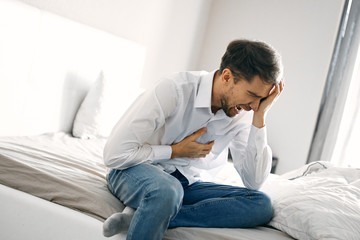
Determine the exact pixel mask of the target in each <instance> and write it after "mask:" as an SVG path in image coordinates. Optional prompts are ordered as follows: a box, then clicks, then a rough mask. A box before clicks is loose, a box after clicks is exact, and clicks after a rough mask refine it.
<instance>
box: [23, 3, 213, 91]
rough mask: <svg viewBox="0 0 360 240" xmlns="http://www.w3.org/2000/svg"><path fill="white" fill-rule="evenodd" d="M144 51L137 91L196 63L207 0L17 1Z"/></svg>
mask: <svg viewBox="0 0 360 240" xmlns="http://www.w3.org/2000/svg"><path fill="white" fill-rule="evenodd" d="M22 1H23V2H26V3H28V4H30V5H32V6H35V7H38V8H41V9H44V10H47V11H50V12H53V13H56V14H59V15H61V16H64V17H67V18H70V19H72V20H75V21H78V22H81V23H84V24H87V25H90V26H92V27H95V28H99V29H102V30H105V31H107V32H110V33H112V34H115V35H117V36H120V37H124V38H126V39H129V40H132V41H135V42H137V43H139V44H141V45H143V46H145V47H146V50H147V55H146V59H145V66H144V71H143V79H142V87H145V88H146V87H149V86H151V85H152V83H153V82H154V81H157V80H158V78H159V77H161V76H162V75H164V74H166V73H171V72H175V71H183V70H188V69H192V68H193V67H194V66H196V63H197V62H198V53H199V49H200V46H201V44H202V37H203V32H204V30H205V26H206V22H207V16H208V11H209V9H210V7H211V3H212V1H211V0H151V1H148V0H104V1H99V0H67V1H58V0H22Z"/></svg>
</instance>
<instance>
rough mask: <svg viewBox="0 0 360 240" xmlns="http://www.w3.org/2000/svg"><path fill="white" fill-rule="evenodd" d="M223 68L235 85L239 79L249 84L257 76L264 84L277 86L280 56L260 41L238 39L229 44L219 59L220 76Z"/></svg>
mask: <svg viewBox="0 0 360 240" xmlns="http://www.w3.org/2000/svg"><path fill="white" fill-rule="evenodd" d="M225 68H228V69H230V70H231V72H232V74H233V75H234V79H235V83H236V82H237V81H239V80H241V79H245V80H246V81H248V82H251V81H252V79H253V78H254V77H255V76H256V75H258V76H259V77H260V78H261V79H262V81H263V82H265V83H268V84H278V83H279V82H280V80H281V79H280V78H281V77H282V63H281V57H280V54H278V52H277V51H276V50H275V49H274V48H273V47H271V46H270V45H268V44H266V43H264V42H260V41H250V40H245V39H240V40H234V41H232V42H230V43H229V45H228V47H227V49H226V52H225V54H224V56H223V57H222V59H221V64H220V74H221V73H222V72H223V70H224V69H225Z"/></svg>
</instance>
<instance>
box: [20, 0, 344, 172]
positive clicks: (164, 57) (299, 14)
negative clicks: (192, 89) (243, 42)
mask: <svg viewBox="0 0 360 240" xmlns="http://www.w3.org/2000/svg"><path fill="white" fill-rule="evenodd" d="M22 1H23V2H27V3H29V4H31V5H33V6H37V7H39V8H42V9H45V10H48V11H51V12H54V13H57V14H59V15H62V16H65V17H68V18H70V19H73V20H76V21H79V22H82V23H85V24H88V25H90V26H93V27H96V28H100V29H102V30H105V31H108V32H110V33H113V34H115V35H118V36H121V37H125V38H127V39H130V40H133V41H135V42H138V43H140V44H142V45H144V46H145V47H146V49H147V56H146V60H145V68H144V75H143V78H142V86H143V87H148V86H151V85H152V83H153V82H154V81H156V80H157V79H158V77H159V76H161V75H163V74H165V73H168V72H173V71H182V70H200V69H204V70H213V69H216V68H218V65H219V61H220V58H221V56H222V54H223V52H224V51H225V48H226V45H227V44H228V42H229V41H231V40H233V39H235V38H255V39H260V40H264V41H267V42H269V43H271V44H272V45H273V46H274V47H275V48H277V49H278V50H279V51H280V53H281V54H282V56H283V62H284V66H285V80H286V89H285V91H284V93H283V96H282V97H281V98H280V99H279V101H278V103H277V104H276V105H275V106H274V107H273V109H272V111H271V112H270V113H269V115H268V121H267V126H268V138H269V144H270V145H271V147H272V149H273V152H274V155H275V156H277V157H279V161H280V162H279V165H278V171H277V172H278V173H283V172H285V171H288V170H291V169H294V168H296V167H299V166H302V165H303V164H305V162H306V158H307V154H308V150H309V145H310V143H311V139H312V133H313V129H314V126H315V121H316V117H317V112H318V108H319V104H320V99H321V94H322V89H323V87H324V83H325V80H326V75H327V70H328V67H329V63H330V59H331V54H332V50H333V46H334V42H335V38H336V34H337V29H338V25H339V21H340V16H341V12H342V6H343V3H344V0H331V1H329V0H317V1H314V0H227V1H223V0H212V1H208V0H182V1H181V0H151V1H148V0H106V1H98V0H73V1H70V0H68V1H57V0H51V1H50V0H22Z"/></svg>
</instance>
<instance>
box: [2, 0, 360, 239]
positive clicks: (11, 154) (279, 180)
mask: <svg viewBox="0 0 360 240" xmlns="http://www.w3.org/2000/svg"><path fill="white" fill-rule="evenodd" d="M0 31H1V33H2V38H1V41H0V80H1V88H0V106H1V109H2V112H3V113H6V114H2V116H1V119H0V213H1V215H0V239H7V240H18V239H47V240H48V239H76V240H79V239H90V240H91V239H106V238H105V237H103V236H102V222H103V221H104V219H106V218H107V217H108V216H110V215H111V214H112V213H114V212H119V211H123V209H124V207H125V206H124V205H123V204H122V203H121V202H120V201H118V199H116V198H115V197H114V196H113V195H112V194H111V193H110V192H109V190H108V189H107V187H106V180H105V175H106V168H105V167H104V164H103V161H102V150H103V147H104V144H105V142H106V137H107V136H108V134H109V132H110V130H111V127H112V126H113V125H114V124H115V122H116V120H117V119H118V118H119V117H120V116H121V115H122V113H123V112H124V111H126V109H127V107H129V105H130V103H131V102H132V101H133V100H134V99H135V98H136V97H137V96H138V95H139V94H141V92H142V90H141V89H140V87H139V86H140V80H141V73H142V69H143V65H144V61H145V56H146V48H145V47H144V46H141V45H139V44H137V43H134V42H132V41H129V40H126V39H123V38H120V37H117V36H113V35H111V34H109V33H105V32H102V31H99V30H96V29H93V28H90V27H88V26H85V25H82V24H80V23H77V22H73V21H70V20H68V19H65V18H62V17H60V16H57V15H54V14H51V13H48V12H46V11H43V10H41V9H37V8H34V7H31V6H28V5H26V4H24V3H22V2H18V1H15V0H0ZM125 70H126V71H125ZM124 86H126V87H124ZM44 89H45V90H44ZM114 103H115V104H114ZM359 179H360V170H359V169H351V168H338V167H335V166H332V165H331V164H329V163H327V162H314V163H311V164H308V165H306V166H303V167H302V168H300V169H296V170H294V171H292V172H289V173H286V174H283V175H276V174H271V175H270V177H269V178H268V180H267V181H266V182H265V184H264V185H263V186H262V189H261V190H263V191H264V192H266V193H267V194H268V195H269V196H270V197H271V199H272V203H273V207H274V218H273V219H272V221H271V222H270V223H269V225H267V226H260V227H257V228H252V229H216V228H206V229H205V228H176V229H170V230H168V231H167V232H166V233H165V236H164V239H168V240H170V239H172V240H190V239H191V240H193V239H199V240H212V239H228V240H240V239H242V240H244V239H245V240H247V239H248V240H255V239H256V240H258V239H267V240H272V239H273V240H282V239H294V238H295V239H359V236H360V230H359V229H360V180H359ZM216 181H217V182H219V183H225V184H232V185H237V186H241V185H242V183H241V180H240V177H239V176H238V175H237V174H236V172H235V169H234V168H233V167H232V163H231V162H230V161H229V163H228V164H227V165H226V166H225V167H224V169H223V170H222V171H221V172H220V174H219V175H218V176H217V178H216ZM125 238H126V233H124V234H119V235H116V236H113V237H112V238H110V239H125Z"/></svg>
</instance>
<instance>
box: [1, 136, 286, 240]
mask: <svg viewBox="0 0 360 240" xmlns="http://www.w3.org/2000/svg"><path fill="white" fill-rule="evenodd" d="M104 143H105V140H101V139H100V140H95V141H89V140H81V139H78V138H73V137H71V136H70V135H68V134H64V133H53V134H44V135H40V136H27V137H5V138H0V154H5V155H8V156H12V157H16V156H18V157H20V158H22V157H23V155H24V154H26V155H27V158H33V160H34V159H35V160H36V158H39V157H47V158H48V157H49V155H50V156H51V158H59V159H64V158H67V159H74V160H79V159H80V158H87V159H92V161H93V162H95V163H96V166H97V167H99V166H101V167H102V168H103V169H102V170H101V171H100V172H102V174H103V175H104V176H105V174H106V169H105V168H104V166H102V165H101V164H100V163H101V161H102V160H101V156H102V147H103V145H104ZM6 148H7V149H6ZM14 150H16V151H14ZM35 160H34V161H35ZM44 169H46V168H44ZM232 169H233V168H232V167H231V166H230V165H228V166H227V167H226V168H225V169H224V171H223V172H222V173H221V174H220V176H219V178H218V181H219V182H222V181H224V180H229V181H238V180H239V179H240V178H238V177H235V178H233V179H232V178H226V176H228V174H229V173H230V172H231V171H232ZM0 170H1V169H0ZM97 174H98V173H97ZM104 176H103V177H104ZM237 183H238V184H239V182H237ZM34 184H39V183H34ZM74 199H76V196H74ZM0 201H1V203H0V212H1V216H0V228H1V229H0V230H1V231H0V239H25V238H26V239H105V238H104V237H103V236H102V220H101V219H99V218H94V216H92V215H91V214H88V213H86V214H84V213H81V212H80V210H79V209H76V210H74V209H70V208H69V207H66V206H61V205H59V204H55V203H52V202H50V201H47V200H44V199H41V198H38V197H34V196H32V195H30V194H27V193H24V192H22V191H18V190H15V189H13V188H9V187H6V186H4V185H0ZM119 206H120V208H121V209H122V207H121V206H122V205H121V203H120V202H119ZM111 239H125V235H124V234H122V235H117V236H114V237H113V238H111ZM164 239H181V240H190V239H191V240H193V239H204V240H205V239H206V240H209V239H229V240H237V239H270V240H271V239H274V240H275V239H276V240H281V239H291V238H289V236H288V235H287V234H285V233H283V232H280V231H278V230H275V229H272V228H267V227H258V228H254V229H215V228H214V229H211V228H210V229H204V228H176V229H171V230H168V231H167V232H166V234H165V236H164Z"/></svg>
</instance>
